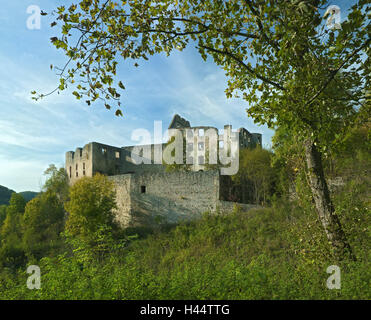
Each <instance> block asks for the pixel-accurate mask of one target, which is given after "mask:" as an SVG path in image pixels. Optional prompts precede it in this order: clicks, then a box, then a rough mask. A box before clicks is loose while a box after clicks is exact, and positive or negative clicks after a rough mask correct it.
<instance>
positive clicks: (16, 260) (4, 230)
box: [0, 193, 26, 268]
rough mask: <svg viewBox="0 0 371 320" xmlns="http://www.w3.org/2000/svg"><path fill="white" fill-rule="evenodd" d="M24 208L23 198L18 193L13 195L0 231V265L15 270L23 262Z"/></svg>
mask: <svg viewBox="0 0 371 320" xmlns="http://www.w3.org/2000/svg"><path fill="white" fill-rule="evenodd" d="M25 206H26V201H25V200H24V198H23V197H22V196H21V195H20V194H19V193H13V194H12V196H11V198H10V202H9V206H8V207H7V209H6V218H5V221H4V223H3V225H2V226H1V230H0V239H1V248H0V263H2V264H3V265H4V266H6V267H11V268H16V267H19V266H21V265H22V264H23V263H24V262H25V255H24V249H23V245H22V219H23V213H24V209H25Z"/></svg>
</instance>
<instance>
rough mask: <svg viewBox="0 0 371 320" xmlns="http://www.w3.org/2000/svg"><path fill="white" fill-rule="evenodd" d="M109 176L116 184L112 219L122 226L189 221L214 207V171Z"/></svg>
mask: <svg viewBox="0 0 371 320" xmlns="http://www.w3.org/2000/svg"><path fill="white" fill-rule="evenodd" d="M109 179H110V180H112V181H113V182H114V183H115V185H116V195H117V203H118V209H117V210H116V221H118V222H119V223H120V225H121V226H122V227H127V226H139V225H151V224H154V223H158V222H165V221H166V222H169V223H175V222H178V221H181V220H191V219H195V218H198V217H200V216H201V214H202V213H204V212H206V211H211V212H215V211H216V209H217V204H218V200H219V174H218V173H217V172H216V171H207V172H181V171H176V172H166V173H161V172H156V173H152V172H143V173H140V174H139V173H134V174H125V175H120V176H113V177H109Z"/></svg>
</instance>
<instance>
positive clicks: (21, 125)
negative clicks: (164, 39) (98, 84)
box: [0, 0, 353, 192]
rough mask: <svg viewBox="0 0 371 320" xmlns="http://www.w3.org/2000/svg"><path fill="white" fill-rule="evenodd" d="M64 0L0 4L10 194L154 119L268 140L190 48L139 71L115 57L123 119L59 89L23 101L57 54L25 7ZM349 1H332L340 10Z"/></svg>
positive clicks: (5, 169)
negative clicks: (30, 24) (80, 151)
mask: <svg viewBox="0 0 371 320" xmlns="http://www.w3.org/2000/svg"><path fill="white" fill-rule="evenodd" d="M66 2H67V3H69V2H70V1H55V0H53V1H52V0H39V1H36V0H31V1H28V0H16V1H6V2H3V3H2V5H1V9H0V35H1V39H2V41H1V46H0V185H3V186H6V187H8V188H11V189H13V190H15V191H17V192H19V191H25V190H33V191H39V190H40V186H41V185H42V183H43V181H44V179H43V171H44V170H45V169H46V168H47V167H48V165H49V164H51V163H54V164H55V165H57V166H64V155H65V152H66V151H69V150H75V149H76V147H82V146H84V145H85V144H86V143H88V142H90V141H97V142H101V143H106V144H109V145H114V146H124V145H132V144H135V142H133V141H131V139H130V137H131V133H132V132H133V130H135V129H137V128H145V129H148V130H150V131H151V132H153V122H154V121H155V120H162V121H163V129H164V130H165V129H166V128H167V126H168V124H169V122H170V120H171V118H172V116H173V115H174V114H175V113H178V114H180V115H181V116H183V117H185V118H186V119H188V120H189V121H190V122H191V125H194V126H196V125H211V126H215V127H218V128H223V126H224V124H232V126H233V128H235V129H237V128H239V127H245V128H246V129H248V130H249V131H250V132H259V133H262V134H263V145H265V146H268V145H270V141H271V137H272V135H273V131H272V130H269V129H267V128H266V127H264V126H258V125H256V124H254V122H253V120H252V119H250V118H248V117H247V114H246V112H245V109H246V107H247V104H246V102H245V101H243V100H239V99H227V98H226V97H225V94H224V89H225V88H226V78H225V76H224V72H223V71H222V70H221V69H220V68H218V67H217V66H216V65H214V64H213V63H212V61H208V62H206V63H205V62H203V61H202V59H201V58H200V56H199V55H198V53H197V52H196V51H195V50H194V49H192V48H189V49H186V50H185V51H183V52H180V53H174V54H172V55H171V56H170V57H166V56H165V55H160V56H154V57H152V58H151V59H150V60H149V61H146V62H144V63H141V64H140V67H139V68H135V67H133V65H132V63H131V62H129V61H128V62H124V61H121V62H120V65H119V77H118V78H119V79H120V80H122V82H123V83H124V84H125V86H126V90H125V94H124V95H123V96H122V103H123V105H124V107H123V113H124V117H123V118H118V117H115V115H114V112H113V111H108V110H106V109H105V108H104V106H103V105H102V104H100V103H95V104H94V105H93V106H92V107H88V106H87V105H86V104H85V103H84V102H79V101H77V100H76V99H75V98H74V97H73V96H71V94H69V93H67V92H63V93H61V94H60V95H57V94H55V95H52V96H49V97H47V98H45V99H43V100H42V101H40V102H34V101H33V100H31V95H30V92H31V91H33V90H37V91H41V92H48V91H50V90H52V89H54V87H55V86H56V85H57V83H58V78H57V77H56V76H55V74H54V72H53V71H51V70H50V68H49V66H50V64H53V65H55V66H62V65H63V64H64V62H65V57H64V56H63V54H62V52H61V51H57V50H56V49H55V48H54V47H53V46H52V45H51V43H50V40H49V39H50V37H52V36H55V35H57V30H58V29H56V28H53V29H52V28H50V21H49V18H43V19H42V21H41V29H40V30H29V29H27V26H26V21H27V19H28V17H29V14H27V12H26V10H27V7H28V6H30V5H38V6H39V7H40V8H41V9H43V10H44V11H50V9H52V8H55V7H57V6H58V5H61V4H65V3H66ZM352 2H353V1H350V0H349V1H338V2H334V3H332V4H338V5H339V6H340V8H342V7H345V6H346V7H348V6H349V5H350V4H351V3H352Z"/></svg>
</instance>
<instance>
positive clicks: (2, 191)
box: [0, 186, 38, 205]
mask: <svg viewBox="0 0 371 320" xmlns="http://www.w3.org/2000/svg"><path fill="white" fill-rule="evenodd" d="M13 192H15V191H14V190H11V189H8V188H7V187H4V186H0V205H2V204H5V205H8V204H9V200H10V197H11V195H12V193H13ZM19 194H21V195H22V197H23V198H24V199H25V200H26V201H30V200H32V199H33V198H35V197H36V196H37V195H38V192H34V191H23V192H19Z"/></svg>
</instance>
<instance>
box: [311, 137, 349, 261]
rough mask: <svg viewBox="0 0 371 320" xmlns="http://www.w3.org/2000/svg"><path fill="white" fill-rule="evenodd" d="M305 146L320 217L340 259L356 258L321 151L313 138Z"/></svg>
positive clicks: (313, 193) (312, 188) (314, 197)
mask: <svg viewBox="0 0 371 320" xmlns="http://www.w3.org/2000/svg"><path fill="white" fill-rule="evenodd" d="M304 147H305V158H306V164H307V169H308V174H309V185H310V189H311V191H312V196H313V200H314V203H315V206H316V210H317V214H318V218H319V220H320V221H321V223H322V226H323V227H324V229H325V232H326V235H327V238H328V240H329V241H330V242H331V244H332V246H333V248H334V252H335V255H336V257H337V258H338V259H339V260H343V259H344V258H351V259H353V260H355V256H354V254H353V252H352V249H351V247H350V245H349V243H348V241H347V239H346V236H345V233H344V231H343V229H342V226H341V223H340V220H339V218H338V216H337V215H336V213H335V210H334V206H333V204H332V202H331V199H330V192H329V189H328V186H327V182H326V179H325V175H324V172H323V167H322V157H321V153H320V152H319V151H318V149H317V147H316V145H315V144H314V142H313V141H312V140H311V139H308V140H307V141H306V142H305V144H304Z"/></svg>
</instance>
